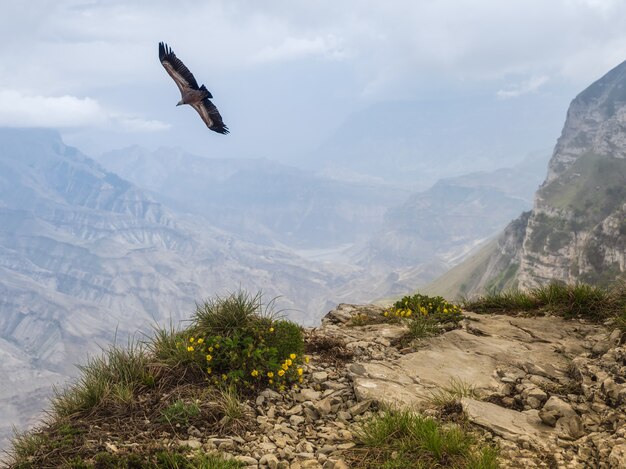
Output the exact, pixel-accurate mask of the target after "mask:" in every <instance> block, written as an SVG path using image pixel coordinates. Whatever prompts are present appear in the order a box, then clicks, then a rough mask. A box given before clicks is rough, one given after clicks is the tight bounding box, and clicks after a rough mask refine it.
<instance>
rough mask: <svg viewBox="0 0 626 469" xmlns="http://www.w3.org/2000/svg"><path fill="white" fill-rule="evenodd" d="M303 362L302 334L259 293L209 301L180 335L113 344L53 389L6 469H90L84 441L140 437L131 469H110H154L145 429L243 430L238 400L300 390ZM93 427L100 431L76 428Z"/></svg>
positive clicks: (89, 447)
mask: <svg viewBox="0 0 626 469" xmlns="http://www.w3.org/2000/svg"><path fill="white" fill-rule="evenodd" d="M303 362H304V336H303V331H302V329H301V327H300V326H298V325H297V324H295V323H293V322H291V321H287V320H284V319H280V318H279V317H278V315H277V314H275V313H274V310H273V301H271V302H270V303H269V304H268V305H263V303H262V301H261V295H260V294H257V295H249V294H248V293H246V292H243V291H239V292H237V293H234V294H232V295H230V296H228V297H226V298H216V299H212V300H207V301H206V302H204V303H202V305H198V306H197V308H196V310H195V312H194V314H193V316H192V318H191V320H190V323H189V324H188V326H187V327H185V328H180V329H179V328H175V327H173V326H172V325H170V326H169V327H165V328H161V327H155V328H154V335H153V337H151V338H147V339H146V340H144V341H143V342H138V343H135V342H133V343H129V344H128V345H127V346H126V347H119V346H117V345H114V346H111V347H110V348H108V349H106V350H103V352H102V354H101V355H100V356H96V357H92V358H89V359H88V360H87V362H86V364H84V365H81V366H79V370H80V374H79V376H78V378H77V379H76V380H75V381H74V382H72V383H70V384H69V385H68V386H67V387H65V388H63V389H55V390H54V396H53V398H52V400H51V408H50V410H49V411H48V418H47V420H46V422H45V424H44V425H43V426H42V428H41V429H39V430H35V431H32V432H27V433H23V434H16V435H15V436H14V438H13V441H12V447H11V448H10V449H9V450H8V456H9V458H10V459H11V464H12V467H32V468H35V467H61V466H63V467H66V466H67V467H83V466H85V464H86V465H87V466H85V467H92V466H93V461H94V458H95V457H96V453H97V451H96V450H97V449H98V448H97V447H95V446H94V445H93V444H92V443H90V441H91V442H93V441H102V440H103V439H106V440H111V441H113V442H116V441H117V442H120V441H127V440H128V439H129V438H130V439H132V440H134V439H136V438H139V439H140V440H141V439H142V438H145V441H143V443H144V444H146V447H145V448H143V452H141V451H140V450H138V451H139V453H138V456H137V457H139V459H138V462H137V464H136V465H133V464H134V463H133V462H132V461H130V462H129V461H127V460H124V461H121V460H120V461H117V462H115V461H114V462H113V463H111V464H113V465H110V467H126V466H128V465H129V464H130V466H129V467H131V466H132V467H143V466H142V464H144V463H145V464H148V465H147V466H145V467H155V466H154V464H153V463H154V451H153V450H154V441H153V440H151V439H150V435H151V432H152V431H153V430H152V428H153V427H157V429H160V430H161V431H168V432H171V431H173V432H175V433H177V432H179V431H181V432H182V431H184V430H185V427H188V426H189V425H191V424H194V425H197V424H198V422H199V420H201V423H202V425H201V426H203V427H206V428H207V429H211V430H212V431H213V432H224V433H226V434H232V433H234V434H236V433H238V432H240V431H244V430H246V429H248V427H249V424H250V419H249V416H248V415H247V413H246V408H245V407H244V406H243V404H242V403H241V402H240V398H241V397H243V396H244V394H246V393H247V394H253V393H254V392H256V391H257V390H259V389H262V388H265V387H268V386H270V387H274V388H275V389H277V390H283V389H285V388H286V387H287V386H291V385H292V384H295V383H298V382H301V381H302V376H301V375H302V373H303V368H302V363H303ZM170 396H172V397H171V398H170ZM92 421H94V422H98V423H97V424H96V425H84V424H85V422H92ZM103 422H104V423H103ZM120 422H124V425H123V426H122V427H120V426H119V424H120ZM101 425H103V426H101ZM78 428H81V429H82V430H80V431H79V430H78ZM104 428H115V429H116V431H117V432H118V434H116V435H115V437H113V436H111V434H110V433H106V431H105V430H104ZM83 430H84V432H85V433H84V434H83V433H80V432H82V431H83ZM155 431H156V429H155ZM138 435H146V436H145V437H143V436H138ZM98 457H100V458H105V456H104V455H102V454H100V456H98ZM129 457H130V456H129ZM162 457H163V458H166V459H167V458H170V459H171V461H170V463H167V464H170V465H169V466H167V465H166V466H162V465H158V466H157V467H201V468H202V467H206V468H211V467H239V465H238V464H235V463H230V462H229V463H228V464H227V465H224V464H226V463H225V462H223V461H222V460H218V459H215V458H213V457H212V456H211V457H209V456H206V457H203V458H200V459H198V458H196V459H193V461H194V463H193V464H192V465H185V464H188V463H187V462H184V463H182V462H181V461H182V460H181V459H180V458H179V457H178V456H175V455H174V456H173V455H169V456H168V455H167V454H166V455H163V456H162ZM184 459H185V461H188V460H189V458H187V457H186V456H185V458H184ZM142 461H143V462H142ZM140 463H141V464H140ZM163 464H165V463H163ZM181 464H183V465H181ZM100 466H102V465H100ZM100 466H99V467H100ZM102 467H109V466H106V465H104V466H102Z"/></svg>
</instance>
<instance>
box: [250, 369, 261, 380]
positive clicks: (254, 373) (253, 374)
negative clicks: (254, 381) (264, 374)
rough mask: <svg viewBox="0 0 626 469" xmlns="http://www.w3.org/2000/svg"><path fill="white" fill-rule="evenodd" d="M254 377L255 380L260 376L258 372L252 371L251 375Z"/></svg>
mask: <svg viewBox="0 0 626 469" xmlns="http://www.w3.org/2000/svg"><path fill="white" fill-rule="evenodd" d="M250 374H251V375H252V376H254V377H255V378H256V377H257V376H259V372H258V371H257V370H252V372H251V373H250Z"/></svg>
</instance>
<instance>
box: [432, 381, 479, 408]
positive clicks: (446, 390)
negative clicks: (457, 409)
mask: <svg viewBox="0 0 626 469" xmlns="http://www.w3.org/2000/svg"><path fill="white" fill-rule="evenodd" d="M464 397H470V398H472V399H478V397H479V396H478V392H477V391H476V387H475V386H474V385H473V384H470V383H466V382H465V381H463V380H461V379H459V378H451V379H450V382H449V384H448V386H444V387H441V388H439V389H437V390H435V391H431V395H430V398H429V400H430V402H431V403H432V404H433V405H435V406H436V407H439V408H443V407H447V406H450V405H451V404H454V403H456V402H458V401H460V400H461V399H462V398H464Z"/></svg>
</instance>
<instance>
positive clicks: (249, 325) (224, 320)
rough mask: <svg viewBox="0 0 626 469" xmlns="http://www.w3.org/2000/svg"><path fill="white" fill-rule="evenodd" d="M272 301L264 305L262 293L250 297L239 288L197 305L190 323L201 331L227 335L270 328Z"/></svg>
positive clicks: (273, 314) (272, 315) (272, 311)
mask: <svg viewBox="0 0 626 469" xmlns="http://www.w3.org/2000/svg"><path fill="white" fill-rule="evenodd" d="M273 303H274V302H273V301H270V303H269V305H267V306H264V305H263V298H262V295H261V293H257V294H256V295H254V296H253V295H250V294H249V293H247V292H245V291H243V290H239V291H237V292H235V293H233V294H231V295H229V296H227V297H225V298H221V297H215V298H211V299H208V300H206V301H205V302H204V303H202V304H201V305H196V312H195V314H194V317H193V323H194V325H195V326H196V327H197V329H199V330H200V331H202V332H203V333H204V334H207V335H215V336H226V337H230V336H232V335H234V334H236V333H237V332H240V331H248V330H251V329H256V328H258V327H260V326H267V327H269V326H270V324H271V323H272V321H273V319H275V316H276V314H275V313H274V310H273V308H272V306H273Z"/></svg>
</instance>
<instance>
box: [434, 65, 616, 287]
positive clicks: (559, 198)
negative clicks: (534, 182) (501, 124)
mask: <svg viewBox="0 0 626 469" xmlns="http://www.w3.org/2000/svg"><path fill="white" fill-rule="evenodd" d="M625 271H626V62H624V63H622V64H620V65H619V66H617V67H616V68H615V69H613V70H611V71H610V72H609V73H607V74H606V75H605V76H604V77H602V78H600V79H599V80H598V81H596V82H595V83H593V84H592V85H591V86H589V87H588V88H587V89H585V90H584V91H583V92H582V93H580V94H579V95H578V96H577V97H576V98H575V99H574V100H573V101H572V103H571V105H570V108H569V110H568V113H567V120H566V122H565V125H564V127H563V132H562V134H561V137H560V138H559V140H558V142H557V145H556V147H555V149H554V153H553V155H552V158H551V160H550V164H549V169H548V175H547V178H546V180H545V182H544V183H543V184H542V185H541V187H540V188H539V190H538V191H537V193H536V195H535V201H534V205H533V209H532V210H531V212H530V213H529V214H525V215H522V216H521V217H520V218H518V219H516V220H515V221H513V222H511V224H510V225H509V226H508V227H507V228H506V229H505V231H504V233H502V234H501V235H500V237H499V238H498V240H497V241H496V242H495V243H491V244H490V245H488V246H486V247H484V248H483V249H482V251H480V252H478V253H477V254H476V255H474V256H473V257H472V258H470V259H468V261H466V262H464V263H463V264H461V265H459V266H457V267H455V268H454V269H452V270H451V271H450V272H448V273H446V274H445V275H444V276H442V277H441V278H440V279H438V280H436V281H435V282H433V284H431V285H430V286H429V287H428V288H427V289H428V290H429V291H431V292H439V293H441V292H442V291H444V290H447V291H446V292H445V293H447V294H448V295H449V296H454V295H455V294H456V293H461V294H472V293H479V292H481V291H484V290H485V288H496V290H500V289H502V288H506V287H512V286H513V287H521V288H529V287H534V286H537V285H540V284H544V283H547V282H551V281H554V280H559V281H563V282H577V281H583V282H588V283H592V284H599V285H603V284H607V283H610V282H611V281H613V280H615V279H616V278H618V277H620V276H623V275H624V272H625Z"/></svg>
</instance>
